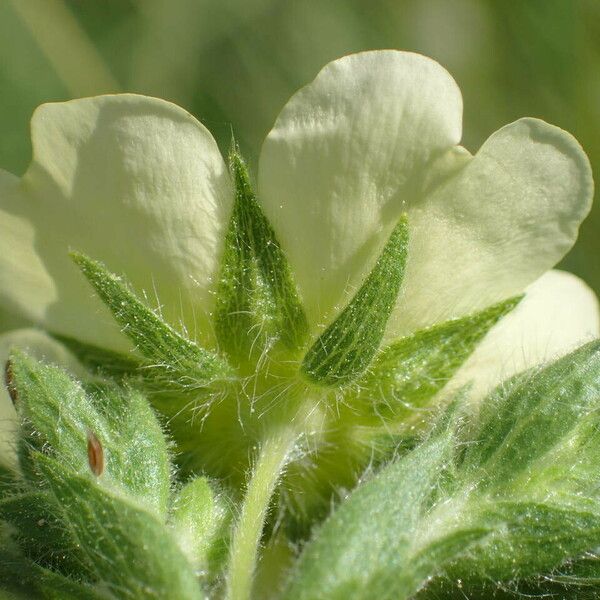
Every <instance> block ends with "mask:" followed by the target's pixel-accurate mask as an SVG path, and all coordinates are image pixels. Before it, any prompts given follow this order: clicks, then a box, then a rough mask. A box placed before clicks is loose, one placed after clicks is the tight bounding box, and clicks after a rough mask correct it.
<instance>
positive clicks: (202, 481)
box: [172, 477, 232, 576]
mask: <svg viewBox="0 0 600 600" xmlns="http://www.w3.org/2000/svg"><path fill="white" fill-rule="evenodd" d="M231 521H232V514H231V510H230V508H229V506H228V503H227V501H226V499H225V498H224V496H223V495H222V494H216V493H215V492H214V490H213V488H212V487H211V485H210V483H209V481H208V479H206V478H205V477H197V478H196V479H192V480H191V481H190V482H188V483H187V484H186V485H184V486H183V488H181V490H180V491H179V493H178V494H177V497H176V498H175V501H174V503H173V512H172V526H173V529H174V531H175V535H176V537H177V541H178V542H179V545H180V547H181V548H182V549H183V551H184V552H185V554H186V556H187V557H188V559H189V560H190V562H191V563H192V564H193V565H194V567H195V568H196V570H197V571H200V572H202V573H204V574H205V576H206V575H208V574H213V575H214V574H216V573H218V571H219V568H220V567H221V566H222V563H223V561H224V559H225V558H226V556H227V551H228V543H229V530H230V526H231Z"/></svg>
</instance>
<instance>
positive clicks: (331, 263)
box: [258, 50, 462, 325]
mask: <svg viewBox="0 0 600 600" xmlns="http://www.w3.org/2000/svg"><path fill="white" fill-rule="evenodd" d="M461 122H462V99H461V95H460V91H459V89H458V87H457V85H456V83H455V82H454V80H453V79H452V77H451V76H450V75H449V74H448V72H447V71H446V70H444V69H443V68H442V67H441V66H440V65H438V64H437V63H436V62H435V61H433V60H431V59H428V58H426V57H424V56H420V55H417V54H412V53H407V52H398V51H394V50H386V51H376V52H364V53H360V54H354V55H351V56H346V57H344V58H342V59H340V60H337V61H334V62H332V63H330V64H329V65H327V66H326V67H325V68H324V69H323V70H322V71H321V72H320V73H319V75H318V76H317V77H316V79H315V80H314V81H313V82H312V83H310V84H309V85H307V86H306V87H305V88H303V89H302V90H300V91H299V92H298V93H297V94H295V95H294V96H293V97H292V99H291V100H290V101H289V102H288V103H287V105H286V106H285V108H284V109H283V111H282V112H281V114H280V115H279V117H278V118H277V122H276V123H275V126H274V127H273V129H272V130H271V132H270V133H269V135H268V136H267V139H266V140H265V143H264V146H263V149H262V153H261V157H260V165H259V182H258V184H259V194H258V196H259V200H260V201H261V203H262V206H263V208H264V211H265V213H266V215H267V217H268V218H269V220H270V221H271V223H272V225H273V227H274V229H275V232H276V234H277V237H278V239H279V241H280V243H281V245H282V247H283V249H284V251H285V252H286V255H287V257H288V260H289V261H290V264H291V267H292V271H293V272H294V274H295V276H296V281H297V283H298V286H299V288H300V292H301V294H302V297H303V300H304V303H305V307H306V309H307V313H308V317H309V319H310V320H312V323H313V325H314V324H315V323H316V322H322V321H321V320H322V319H323V317H324V315H327V314H328V313H330V312H331V309H332V308H333V307H334V306H335V305H336V304H337V305H341V303H342V302H343V301H345V300H347V299H349V297H350V296H351V293H352V292H353V291H354V289H355V288H356V286H357V285H359V284H360V283H361V282H362V279H363V278H364V276H365V275H366V274H367V273H368V272H369V270H370V268H371V267H372V266H373V262H374V261H375V259H376V257H377V256H378V254H379V252H380V250H381V247H382V246H383V244H384V243H385V240H386V239H387V238H388V236H389V234H390V233H391V230H392V228H393V227H394V225H395V224H396V223H397V221H398V219H399V217H400V214H401V213H402V212H405V211H406V210H407V208H408V207H410V206H411V204H412V203H413V202H415V200H416V199H417V198H418V197H419V196H420V194H421V191H422V187H423V185H424V182H425V180H426V179H427V178H426V172H427V171H426V165H427V164H428V163H429V162H430V161H431V160H432V159H434V158H437V157H438V156H440V155H442V154H443V153H444V152H445V151H447V150H448V149H449V148H451V147H453V146H454V145H456V144H458V142H459V140H460V137H461ZM408 223H409V227H411V220H410V214H409V221H408ZM329 316H331V314H329Z"/></svg>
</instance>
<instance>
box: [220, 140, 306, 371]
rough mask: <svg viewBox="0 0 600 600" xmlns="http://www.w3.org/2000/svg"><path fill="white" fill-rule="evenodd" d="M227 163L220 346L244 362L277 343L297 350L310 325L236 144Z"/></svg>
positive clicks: (234, 357)
mask: <svg viewBox="0 0 600 600" xmlns="http://www.w3.org/2000/svg"><path fill="white" fill-rule="evenodd" d="M229 165H230V171H231V176H232V179H233V181H234V183H235V199H234V205H233V213H232V216H231V221H230V224H229V230H228V232H227V236H226V238H225V250H224V253H223V258H222V266H221V279H220V285H219V290H218V295H217V308H216V323H215V329H216V332H217V335H218V338H219V343H220V346H221V347H222V348H224V349H225V350H226V351H227V353H228V354H229V355H230V356H231V357H232V359H233V360H235V361H236V362H237V363H238V364H242V365H243V364H245V363H248V362H252V361H254V362H256V361H257V359H258V358H260V356H261V355H262V354H263V353H264V352H265V351H268V350H270V349H271V348H273V347H274V346H276V345H278V344H279V343H280V344H282V345H283V347H284V348H285V349H286V350H287V351H288V352H290V353H291V354H296V353H297V352H298V350H299V349H301V348H302V347H303V345H304V343H305V341H306V337H307V334H308V324H307V320H306V315H305V313H304V309H303V308H302V305H301V303H300V299H299V297H298V292H297V289H296V285H295V283H294V281H293V278H292V273H291V270H290V267H289V265H288V262H287V259H286V257H285V255H284V253H283V250H282V249H281V246H280V245H279V242H278V241H277V238H276V237H275V232H274V231H273V229H272V227H271V225H270V224H269V222H268V221H267V219H266V217H265V216H264V214H263V212H262V210H261V208H260V206H259V204H258V202H257V200H256V197H255V195H254V192H253V191H252V186H251V184H250V178H249V175H248V170H247V168H246V165H245V163H244V161H243V159H242V157H241V155H240V153H239V150H238V148H237V147H236V146H235V144H234V146H233V148H232V150H231V152H230V157H229Z"/></svg>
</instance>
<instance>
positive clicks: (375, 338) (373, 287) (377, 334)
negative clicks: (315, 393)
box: [301, 216, 408, 387]
mask: <svg viewBox="0 0 600 600" xmlns="http://www.w3.org/2000/svg"><path fill="white" fill-rule="evenodd" d="M407 251H408V221H407V218H406V216H402V217H401V218H400V221H399V222H398V224H397V225H396V227H395V228H394V231H393V232H392V234H391V235H390V237H389V239H388V241H387V243H386V245H385V247H384V249H383V251H382V252H381V254H380V256H379V258H378V259H377V262H376V263H375V266H374V267H373V269H372V270H371V272H370V273H369V275H368V276H367V278H366V280H365V281H364V283H363V284H362V286H361V287H360V289H359V290H358V292H356V294H355V295H354V297H353V298H352V300H351V301H350V303H349V304H348V305H347V306H346V308H344V310H342V312H341V313H340V314H339V315H338V316H337V318H336V319H335V320H334V321H333V322H332V323H331V324H330V325H329V326H328V327H327V329H325V331H324V332H323V333H322V334H321V335H320V336H319V337H318V338H317V340H316V341H315V342H314V344H313V345H312V346H311V348H310V349H309V350H308V352H307V353H306V355H305V356H304V359H303V362H302V367H301V371H302V373H303V374H304V376H305V377H306V378H307V379H308V380H309V381H311V382H313V383H315V384H317V385H322V386H331V387H341V386H344V385H347V384H348V383H351V382H352V381H354V380H355V379H356V378H357V377H359V376H360V375H362V373H364V371H365V370H366V369H367V367H368V366H369V365H370V364H371V361H372V359H373V357H374V356H375V354H376V352H377V350H378V349H379V346H380V344H381V340H382V339H383V334H384V332H385V327H386V325H387V322H388V319H389V317H390V314H391V312H392V309H393V308H394V305H395V304H396V300H397V297H398V292H399V291H400V285H401V284H402V279H403V277H404V269H405V267H406V257H407Z"/></svg>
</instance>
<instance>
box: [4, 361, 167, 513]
mask: <svg viewBox="0 0 600 600" xmlns="http://www.w3.org/2000/svg"><path fill="white" fill-rule="evenodd" d="M10 360H11V365H12V370H13V378H14V385H15V386H16V389H17V391H18V397H19V400H18V402H17V409H18V412H19V415H20V417H21V419H22V420H24V429H23V435H22V436H21V457H20V458H21V465H22V467H23V470H24V472H25V473H28V474H29V475H30V477H32V478H33V480H34V481H36V480H37V474H36V468H35V467H36V466H35V464H32V462H31V459H30V455H31V448H32V447H33V448H38V449H40V450H43V451H44V452H50V453H51V454H52V455H53V456H55V457H57V458H58V459H60V460H61V461H62V462H63V463H64V464H65V465H68V467H69V468H71V469H72V470H73V471H75V472H78V473H90V454H89V452H90V447H89V446H90V440H91V439H94V438H95V439H96V440H97V442H98V443H99V444H100V450H99V452H101V453H102V462H103V469H102V473H101V474H99V475H98V478H97V479H98V483H99V484H100V485H101V486H102V487H105V488H107V489H112V488H119V489H121V490H122V491H123V492H124V493H126V494H128V495H130V496H131V497H132V498H135V499H136V500H137V501H139V502H140V503H142V504H143V505H145V506H146V507H147V508H148V509H149V510H152V511H154V512H155V513H156V514H157V515H163V516H164V515H165V514H166V510H167V504H168V497H169V486H170V466H169V459H168V453H167V444H166V440H165V437H164V434H163V432H162V430H161V427H160V425H159V424H158V421H157V420H156V417H155V415H154V413H153V412H152V409H151V408H150V406H149V405H148V402H147V401H146V399H145V398H144V397H143V395H142V394H141V393H140V392H138V391H136V390H133V389H130V388H120V387H116V386H114V385H103V386H92V387H88V388H87V389H84V388H83V387H82V386H81V385H79V384H78V383H76V382H75V381H73V380H72V379H71V378H70V377H69V376H68V375H67V374H66V373H65V372H64V371H63V370H62V369H60V368H59V367H54V366H50V365H44V364H42V363H39V362H37V361H36V360H34V359H32V358H30V357H28V356H27V355H25V354H23V353H22V352H19V351H15V352H13V354H12V355H11V359H10Z"/></svg>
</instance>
